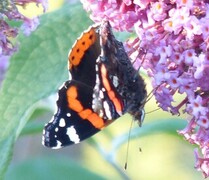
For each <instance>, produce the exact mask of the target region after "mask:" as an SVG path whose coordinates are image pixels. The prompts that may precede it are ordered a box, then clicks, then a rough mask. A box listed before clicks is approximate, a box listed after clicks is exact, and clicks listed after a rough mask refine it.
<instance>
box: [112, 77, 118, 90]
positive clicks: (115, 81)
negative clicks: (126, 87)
mask: <svg viewBox="0 0 209 180" xmlns="http://www.w3.org/2000/svg"><path fill="white" fill-rule="evenodd" d="M113 85H114V87H118V85H119V83H118V77H117V76H113Z"/></svg>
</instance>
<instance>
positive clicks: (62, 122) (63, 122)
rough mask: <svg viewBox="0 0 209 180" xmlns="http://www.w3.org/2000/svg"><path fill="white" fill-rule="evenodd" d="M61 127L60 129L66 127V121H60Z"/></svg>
mask: <svg viewBox="0 0 209 180" xmlns="http://www.w3.org/2000/svg"><path fill="white" fill-rule="evenodd" d="M59 126H60V127H65V126H66V123H65V119H63V118H61V119H60V122H59Z"/></svg>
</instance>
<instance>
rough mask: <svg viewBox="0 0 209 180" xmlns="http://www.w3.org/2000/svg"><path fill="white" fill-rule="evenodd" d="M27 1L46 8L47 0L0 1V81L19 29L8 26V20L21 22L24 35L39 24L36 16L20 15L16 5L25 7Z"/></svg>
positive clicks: (28, 33)
mask: <svg viewBox="0 0 209 180" xmlns="http://www.w3.org/2000/svg"><path fill="white" fill-rule="evenodd" d="M29 3H36V4H37V5H39V4H42V6H43V9H44V11H45V10H46V9H47V0H1V1H0V82H1V81H2V79H3V75H4V72H5V70H6V68H7V66H8V61H9V58H10V57H11V56H12V54H13V53H14V52H16V50H17V47H16V45H15V44H14V38H15V37H16V36H17V35H18V32H19V29H18V28H17V27H12V26H10V23H9V22H14V21H21V22H23V24H22V26H21V29H22V30H23V32H24V34H25V35H30V33H31V32H32V31H34V30H35V29H36V27H37V26H38V25H39V21H38V18H37V17H34V18H33V19H30V18H27V17H25V16H24V15H22V14H21V13H20V12H19V11H18V8H17V6H22V7H23V8H24V7H26V5H27V4H29Z"/></svg>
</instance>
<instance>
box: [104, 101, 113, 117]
mask: <svg viewBox="0 0 209 180" xmlns="http://www.w3.org/2000/svg"><path fill="white" fill-rule="evenodd" d="M103 107H104V110H105V114H106V116H107V118H108V119H109V120H112V115H111V112H110V106H109V104H108V103H107V101H104V102H103Z"/></svg>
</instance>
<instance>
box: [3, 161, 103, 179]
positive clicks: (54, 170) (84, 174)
mask: <svg viewBox="0 0 209 180" xmlns="http://www.w3.org/2000/svg"><path fill="white" fill-rule="evenodd" d="M17 179H30V180H42V179H43V180H46V179H50V180H57V179H59V180H62V179H63V180H64V179H73V180H80V179H85V180H88V179H89V180H102V179H104V178H102V177H101V176H99V175H97V174H94V173H93V172H90V171H88V170H87V169H85V168H83V167H81V166H80V165H78V164H77V163H75V162H73V161H70V160H69V159H66V158H63V157H62V158H61V157H60V158H46V157H44V158H36V159H32V160H27V161H25V162H22V163H20V164H18V165H15V166H12V167H11V168H10V169H9V170H8V172H7V174H6V177H5V180H17Z"/></svg>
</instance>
